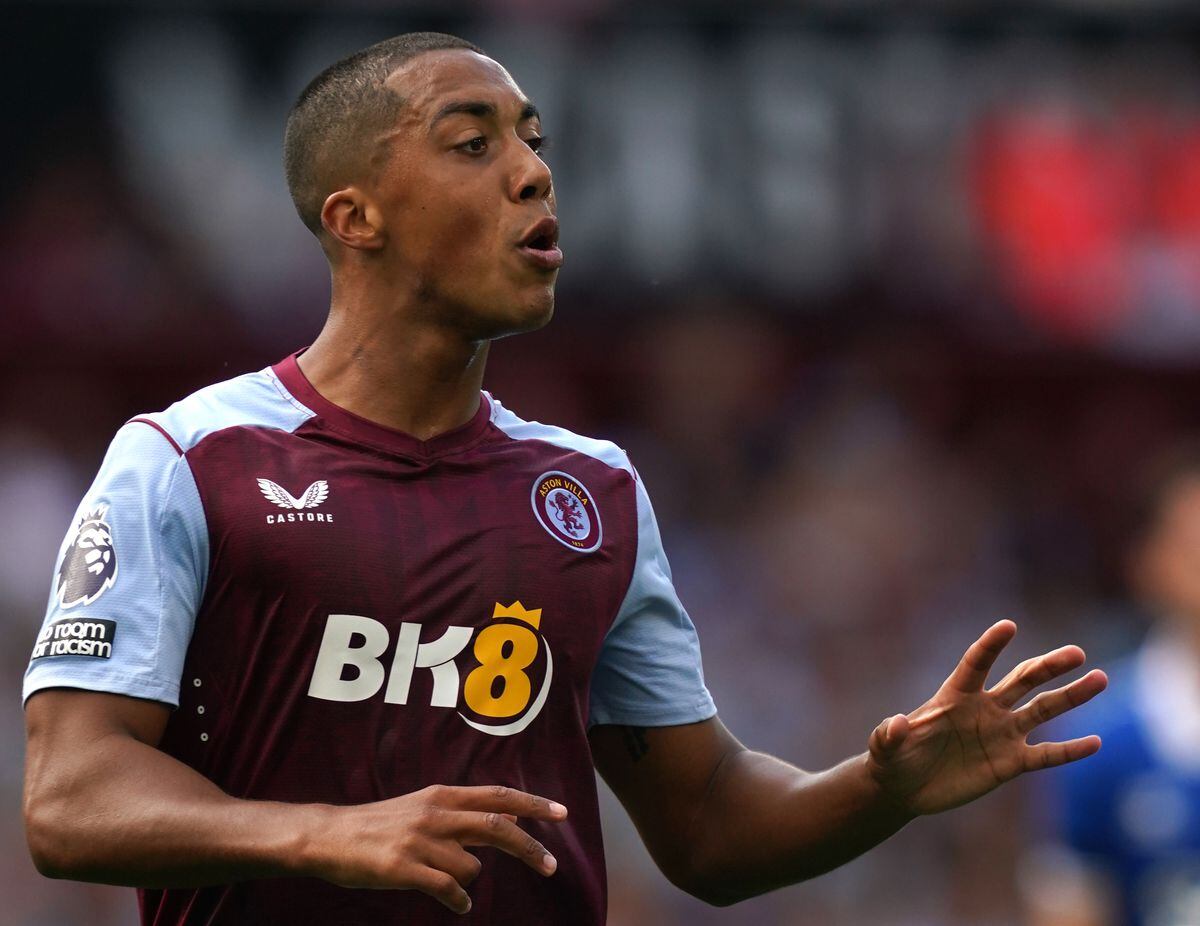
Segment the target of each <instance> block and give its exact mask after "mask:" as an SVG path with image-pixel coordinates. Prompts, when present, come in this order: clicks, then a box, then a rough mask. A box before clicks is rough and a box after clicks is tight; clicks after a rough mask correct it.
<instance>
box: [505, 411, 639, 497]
mask: <svg viewBox="0 0 1200 926" xmlns="http://www.w3.org/2000/svg"><path fill="white" fill-rule="evenodd" d="M488 399H489V400H490V401H491V403H492V424H493V425H495V427H496V428H497V429H498V430H500V431H502V432H503V433H504V434H505V435H507V436H508V437H509V438H510V439H511V440H513V441H520V442H528V443H529V444H530V445H531V446H536V445H541V446H542V447H546V448H553V449H554V450H556V451H559V455H561V454H563V453H565V454H575V455H578V456H579V457H580V458H586V460H588V461H595V462H596V463H602V464H604V466H605V467H607V468H608V469H610V470H613V471H617V472H624V473H627V474H628V475H629V476H631V477H633V478H634V479H636V478H637V471H636V470H634V468H633V463H631V462H630V460H629V455H628V454H627V453H626V452H625V451H624V450H622V449H621V448H620V447H618V446H617V445H616V444H614V443H613V442H612V441H610V440H601V439H599V438H595V437H585V436H584V435H582V434H576V433H575V432H574V431H570V430H568V429H566V428H562V427H558V426H557V425H552V424H543V423H542V422H540V421H527V420H525V419H524V418H522V417H520V416H519V415H517V414H516V413H515V412H513V411H511V410H510V409H507V408H505V407H504V405H503V404H501V402H500V400H499V399H497V398H495V397H494V396H492V395H491V394H490V393H489V395H488Z"/></svg>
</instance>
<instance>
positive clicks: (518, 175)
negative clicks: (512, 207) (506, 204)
mask: <svg viewBox="0 0 1200 926" xmlns="http://www.w3.org/2000/svg"><path fill="white" fill-rule="evenodd" d="M519 150H520V151H521V155H520V161H519V162H518V164H517V167H516V169H515V170H514V171H513V177H512V189H511V196H512V198H513V200H514V201H516V202H523V201H525V200H530V199H545V198H547V197H548V196H549V195H550V191H551V189H552V188H553V183H554V180H553V177H552V176H551V174H550V168H549V166H548V165H547V164H546V162H545V161H543V160H542V159H541V158H540V157H538V156H537V152H536V151H534V150H533V149H532V148H530V147H529V146H528V145H527V144H525V142H523V141H522V142H519Z"/></svg>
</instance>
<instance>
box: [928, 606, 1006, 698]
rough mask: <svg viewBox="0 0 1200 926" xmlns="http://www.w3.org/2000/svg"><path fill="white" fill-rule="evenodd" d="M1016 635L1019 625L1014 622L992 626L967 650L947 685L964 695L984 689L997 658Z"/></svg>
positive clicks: (1003, 622)
mask: <svg viewBox="0 0 1200 926" xmlns="http://www.w3.org/2000/svg"><path fill="white" fill-rule="evenodd" d="M1016 633H1017V625H1016V624H1014V623H1013V622H1012V621H1007V620H1005V621H997V622H996V623H994V624H992V626H991V627H989V628H988V629H987V630H985V631H984V632H983V636H982V637H980V638H979V639H978V640H976V641H975V642H974V643H972V644H971V645H970V646H969V647H968V648H967V651H966V653H964V654H963V658H962V660H961V661H960V662H959V664H958V665H957V666H956V667H955V669H954V671H953V672H952V673H950V677H949V678H948V679H946V684H948V685H950V686H951V687H952V688H954V689H956V690H957V691H961V692H963V693H964V694H970V693H973V692H976V691H979V690H980V689H982V688H983V683H984V682H986V681H987V676H988V672H990V671H991V669H992V665H993V664H994V663H995V661H996V657H997V656H999V655H1000V653H1001V652H1002V651H1003V649H1004V647H1006V646H1008V644H1009V642H1010V641H1011V640H1012V638H1013V637H1014V636H1016Z"/></svg>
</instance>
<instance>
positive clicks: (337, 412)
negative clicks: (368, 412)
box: [271, 348, 492, 460]
mask: <svg viewBox="0 0 1200 926" xmlns="http://www.w3.org/2000/svg"><path fill="white" fill-rule="evenodd" d="M306 349H307V348H306ZM302 353H304V350H298V351H296V353H294V354H291V355H289V356H287V357H284V358H283V359H282V360H280V361H279V363H277V364H275V365H274V366H273V367H271V370H272V372H273V373H274V374H275V376H276V378H277V379H278V380H279V382H280V383H281V384H282V385H283V387H284V388H285V389H286V390H287V391H288V392H290V393H291V394H292V396H293V398H295V399H296V401H298V402H299V403H300V404H302V405H304V406H306V407H308V408H309V409H311V410H312V411H313V412H315V413H316V415H317V419H318V420H319V422H320V423H321V424H323V425H325V426H326V427H328V428H329V429H331V430H334V431H337V432H339V433H341V434H344V435H346V436H348V437H350V438H352V439H353V440H355V441H356V442H358V443H362V444H367V445H370V446H372V447H376V448H379V449H382V450H387V451H389V452H391V453H396V454H399V455H401V456H405V457H411V458H414V459H423V460H427V459H431V458H433V457H442V456H446V455H448V454H451V453H456V452H458V451H460V450H465V449H467V448H468V447H471V446H474V445H475V444H477V443H479V441H480V440H481V439H482V438H483V436H484V434H485V433H486V432H487V430H488V426H489V425H490V424H491V419H492V405H491V402H490V401H489V399H488V395H487V393H486V392H480V393H479V410H478V411H476V412H475V414H474V416H473V417H472V418H471V420H470V421H468V422H467V423H466V424H464V425H460V426H459V427H457V428H454V429H453V430H450V431H445V432H443V433H441V434H438V435H437V436H435V437H431V438H430V439H429V440H419V439H418V438H416V437H413V435H411V434H407V433H405V432H404V431H398V430H396V429H395V428H389V427H387V426H386V425H382V424H378V423H376V422H374V421H370V420H368V419H366V418H363V417H361V416H359V415H356V414H354V413H353V412H350V411H347V410H346V409H344V408H342V407H341V406H339V405H334V404H333V403H332V402H330V401H329V400H328V399H326V398H325V397H324V396H323V395H321V393H319V392H317V390H316V388H315V387H314V386H313V384H312V383H310V382H309V381H308V377H307V376H305V375H304V371H303V370H301V369H300V364H298V363H297V362H296V358H297V357H299V356H300V355H301V354H302Z"/></svg>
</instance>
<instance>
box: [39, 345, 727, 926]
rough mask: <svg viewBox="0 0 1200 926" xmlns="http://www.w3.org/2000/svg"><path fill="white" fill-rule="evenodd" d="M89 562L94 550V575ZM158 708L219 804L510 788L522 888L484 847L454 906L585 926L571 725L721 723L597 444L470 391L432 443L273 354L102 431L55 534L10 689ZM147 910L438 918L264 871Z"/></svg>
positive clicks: (625, 472)
mask: <svg viewBox="0 0 1200 926" xmlns="http://www.w3.org/2000/svg"><path fill="white" fill-rule="evenodd" d="M97 564H99V568H98V569H97V568H96V567H97ZM63 685H67V686H72V687H79V688H88V689H92V690H99V691H111V692H117V693H122V694H129V695H134V696H138V697H149V698H155V699H157V700H161V701H164V702H166V703H169V704H172V705H175V706H177V708H178V709H177V710H176V711H174V713H173V714H172V715H171V717H170V720H169V722H168V724H167V728H166V733H165V735H164V737H163V741H162V743H161V748H162V749H163V750H164V751H165V752H167V753H168V754H170V755H172V756H174V757H176V758H177V759H179V760H180V761H182V762H184V763H186V764H187V765H189V766H191V767H192V768H194V769H196V770H197V771H198V772H200V773H201V774H203V775H204V776H205V777H207V778H209V779H211V780H212V781H213V782H215V783H216V784H217V785H218V786H220V787H221V788H222V789H223V790H225V791H226V792H228V793H229V794H231V795H233V796H235V797H239V798H248V799H259V800H273V801H289V802H320V803H327V804H361V803H367V802H371V801H379V800H383V799H386V798H391V797H395V796H397V795H401V794H405V793H408V792H411V791H416V790H419V789H421V788H423V787H425V786H427V785H430V784H435V783H439V784H453V785H483V784H504V785H509V786H511V787H514V788H518V789H521V790H524V791H530V792H533V793H535V794H540V795H543V796H545V797H548V798H550V799H552V800H557V801H559V802H561V803H563V804H565V805H566V806H567V807H568V808H569V809H570V817H569V819H568V820H567V821H566V822H565V823H562V824H542V823H538V822H536V821H532V822H531V821H522V823H523V825H525V826H526V827H527V829H529V831H530V832H531V833H532V834H533V835H534V836H535V837H536V838H537V839H539V840H540V841H541V842H542V843H543V844H544V845H545V846H546V848H547V849H548V850H549V851H550V852H551V853H552V854H553V855H554V856H555V857H556V858H557V859H558V870H557V872H556V873H555V874H554V875H553V876H551V877H549V878H544V877H542V876H541V875H539V874H537V873H535V872H534V871H532V870H531V869H529V868H528V867H527V866H525V865H524V864H523V863H522V862H520V861H518V860H516V859H514V858H512V857H510V856H508V855H506V854H504V853H502V852H500V851H498V850H493V849H480V850H477V851H478V852H479V854H480V856H481V858H482V860H483V863H484V864H483V871H482V873H481V875H480V877H479V878H478V880H477V881H476V882H475V883H474V884H472V885H471V887H470V888H469V892H470V894H471V896H472V900H473V908H472V912H471V913H470V914H468V916H467V917H466V918H465V920H466V921H467V922H480V923H510V922H511V923H538V924H542V923H563V924H602V923H603V922H604V919H605V874H604V860H603V847H602V842H601V833H600V824H599V817H598V811H597V801H596V785H595V776H594V772H593V768H592V762H591V755H590V752H589V749H588V743H587V729H588V726H589V724H591V723H625V724H631V725H640V726H656V725H666V724H675V723H689V722H694V721H697V720H701V719H704V718H706V717H709V716H712V714H713V713H714V712H715V709H714V708H713V705H712V701H711V698H710V697H709V695H708V692H707V691H706V689H705V687H704V683H703V678H702V674H701V671H700V661H699V649H698V645H697V643H696V638H695V632H694V629H693V627H692V624H691V622H690V620H689V619H688V617H687V614H686V612H685V611H684V610H683V608H682V606H681V605H680V604H679V601H678V598H677V597H676V596H675V593H674V590H673V588H672V586H671V581H670V573H669V568H668V567H667V564H666V559H665V557H664V556H663V553H662V548H661V542H660V540H659V536H658V530H657V527H656V526H655V524H654V516H653V512H652V510H651V508H650V504H649V500H648V498H647V496H646V494H645V490H644V489H643V488H642V486H641V484H640V482H639V480H638V478H637V474H636V472H635V471H634V470H633V468H632V466H631V465H630V463H629V461H628V458H627V457H626V456H625V454H624V453H623V452H622V451H621V450H620V449H619V448H617V447H616V446H615V445H613V444H611V443H608V442H604V441H596V440H591V439H588V438H584V437H580V436H578V435H575V434H572V433H571V432H569V431H565V430H563V429H560V428H554V427H549V426H546V425H541V424H538V423H536V422H527V421H523V420H522V419H520V418H518V417H517V416H516V415H514V414H512V413H511V412H509V411H508V410H506V409H504V408H503V407H502V406H501V405H500V403H498V402H497V401H496V400H495V399H493V398H492V397H490V396H488V395H487V394H486V393H484V394H481V396H480V404H479V410H478V412H477V413H476V414H475V416H474V417H473V418H472V419H471V420H470V421H469V422H468V423H467V424H465V425H463V426H462V427H460V428H457V429H455V430H453V431H450V432H448V433H445V434H442V435H439V436H438V437H435V438H433V439H431V440H428V441H419V440H417V439H415V438H413V437H411V436H410V435H407V434H404V433H401V432H398V431H395V430H392V429H390V428H386V427H383V426H381V425H378V424H374V423H372V422H370V421H367V420H365V419H363V418H359V417H357V416H355V415H353V414H351V413H349V412H347V411H345V410H344V409H341V408H338V407H337V406H335V405H333V404H331V403H330V402H328V401H326V400H325V399H324V398H322V397H321V396H320V395H319V394H318V393H317V392H316V390H315V389H314V388H313V387H312V385H311V384H310V383H309V382H308V381H307V380H306V379H305V377H304V375H303V373H302V372H301V371H300V368H299V366H298V365H297V363H296V360H295V357H289V358H287V359H285V360H284V361H282V362H281V363H279V364H277V365H275V366H274V367H272V368H270V369H267V370H263V371H260V372H258V373H254V374H248V375H246V376H241V377H238V378H237V379H234V380H230V381H228V382H225V383H220V384H218V385H216V386H212V387H209V388H208V389H205V390H201V391H200V392H198V393H196V394H195V395H193V396H190V397H189V398H187V399H185V400H183V401H182V402H179V403H176V404H175V405H173V406H171V408H169V409H167V410H166V411H165V412H162V413H158V414H153V415H147V416H144V417H139V418H136V419H134V420H133V421H131V422H130V423H129V424H127V425H126V426H125V427H124V428H123V429H122V430H121V431H120V432H119V433H118V435H117V438H116V439H115V440H114V442H113V446H112V448H110V451H109V454H108V456H107V457H106V459H105V462H104V464H103V466H102V468H101V471H100V475H99V476H98V477H97V480H96V483H95V485H93V487H92V489H91V490H90V491H89V494H88V496H87V497H86V498H85V499H84V502H83V503H82V504H81V506H80V513H79V516H78V517H77V519H76V523H75V524H73V525H72V529H71V531H70V532H68V535H67V538H66V540H65V541H64V544H63V550H62V553H61V554H60V563H59V567H58V569H57V570H56V577H55V585H54V589H53V590H52V594H51V602H50V607H49V608H48V613H47V616H46V621H45V623H44V625H43V629H42V632H41V633H40V634H39V637H38V644H37V646H36V647H35V650H34V656H33V658H32V660H31V662H30V668H29V671H28V673H27V677H26V686H25V695H26V697H28V696H29V695H31V694H33V693H34V692H35V691H37V690H39V689H41V688H44V687H50V686H63ZM141 904H142V919H143V922H144V923H146V924H157V926H165V924H184V923H187V924H193V923H206V924H207V923H212V924H217V923H222V924H224V923H239V924H241V923H276V922H278V923H337V924H339V926H353V924H380V923H398V924H399V923H403V924H427V923H428V924H434V923H451V922H453V923H459V922H463V921H464V918H462V917H458V916H456V915H454V914H452V913H450V912H449V911H448V910H446V909H445V908H444V907H442V906H441V904H439V903H438V902H437V901H435V900H433V899H432V898H430V897H427V896H425V895H423V894H421V893H419V892H417V891H365V890H361V891H360V890H348V889H344V888H339V887H336V886H334V885H332V884H329V883H326V882H323V881H320V880H317V879H300V878H279V879H269V880H256V881H246V882H241V883H237V884H232V885H222V886H215V887H207V888H200V889H178V890H175V889H173V890H145V891H142V892H141Z"/></svg>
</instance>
